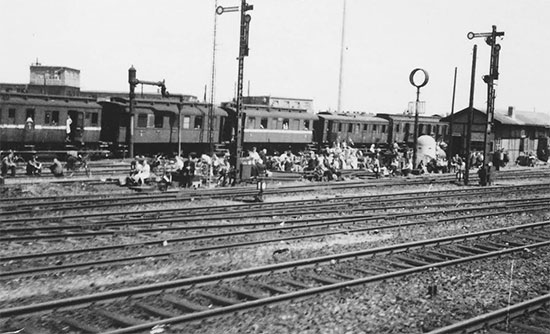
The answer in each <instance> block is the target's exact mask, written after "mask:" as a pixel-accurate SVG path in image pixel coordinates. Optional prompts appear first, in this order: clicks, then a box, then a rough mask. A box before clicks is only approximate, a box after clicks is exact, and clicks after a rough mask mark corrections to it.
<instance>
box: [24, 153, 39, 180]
mask: <svg viewBox="0 0 550 334" xmlns="http://www.w3.org/2000/svg"><path fill="white" fill-rule="evenodd" d="M40 173H42V164H41V163H40V162H38V158H37V156H36V154H35V155H33V156H32V158H31V159H30V160H29V161H27V175H29V176H33V175H38V176H40Z"/></svg>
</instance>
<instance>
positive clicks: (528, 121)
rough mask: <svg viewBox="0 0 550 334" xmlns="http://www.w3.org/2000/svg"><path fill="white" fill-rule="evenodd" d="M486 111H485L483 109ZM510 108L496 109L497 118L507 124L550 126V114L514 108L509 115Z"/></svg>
mask: <svg viewBox="0 0 550 334" xmlns="http://www.w3.org/2000/svg"><path fill="white" fill-rule="evenodd" d="M481 112H482V113H485V112H484V111H481ZM508 115H509V113H508V110H501V109H497V110H495V120H496V121H499V122H500V123H502V124H506V125H526V126H542V127H546V128H550V114H547V113H541V112H534V111H522V110H515V109H514V110H513V111H512V116H511V117H510V116H508Z"/></svg>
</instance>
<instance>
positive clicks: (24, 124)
mask: <svg viewBox="0 0 550 334" xmlns="http://www.w3.org/2000/svg"><path fill="white" fill-rule="evenodd" d="M69 116H70V117H71V120H72V121H71V124H70V135H69V138H67V136H66V127H67V118H68V117H69ZM101 121H102V120H101V106H100V105H99V104H98V103H96V100H95V99H92V98H84V97H70V96H58V95H45V94H26V93H13V92H2V93H0V129H1V131H0V149H2V150H6V149H14V150H25V149H27V150H28V149H36V150H55V149H64V148H66V147H67V145H70V146H74V147H89V148H97V147H98V145H99V137H100V131H101Z"/></svg>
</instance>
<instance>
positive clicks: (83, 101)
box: [0, 93, 101, 109]
mask: <svg viewBox="0 0 550 334" xmlns="http://www.w3.org/2000/svg"><path fill="white" fill-rule="evenodd" d="M0 103H5V104H8V103H9V104H17V105H20V104H21V105H26V106H29V107H31V106H44V107H63V108H79V109H101V105H99V104H98V103H97V102H96V101H95V100H94V99H90V98H82V97H72V96H61V95H37V94H19V93H2V94H1V98H0Z"/></svg>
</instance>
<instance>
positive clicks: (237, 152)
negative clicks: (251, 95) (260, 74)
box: [216, 0, 254, 176]
mask: <svg viewBox="0 0 550 334" xmlns="http://www.w3.org/2000/svg"><path fill="white" fill-rule="evenodd" d="M253 9H254V6H253V5H249V4H247V3H246V0H241V8H240V11H241V29H240V36H239V57H238V58H237V59H238V61H239V68H238V76H237V101H236V113H237V122H236V129H235V134H236V138H235V148H234V150H233V152H232V153H233V156H232V159H234V161H235V168H236V169H237V175H239V176H240V175H241V165H240V161H239V158H240V157H241V155H242V149H243V132H244V120H243V118H244V114H243V101H242V100H243V76H244V57H246V56H248V35H249V30H250V20H251V19H252V17H251V16H250V15H249V14H246V12H247V11H249V10H253ZM237 10H238V7H222V6H219V7H218V8H216V13H217V14H218V15H221V14H222V13H224V12H235V11H237Z"/></svg>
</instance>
